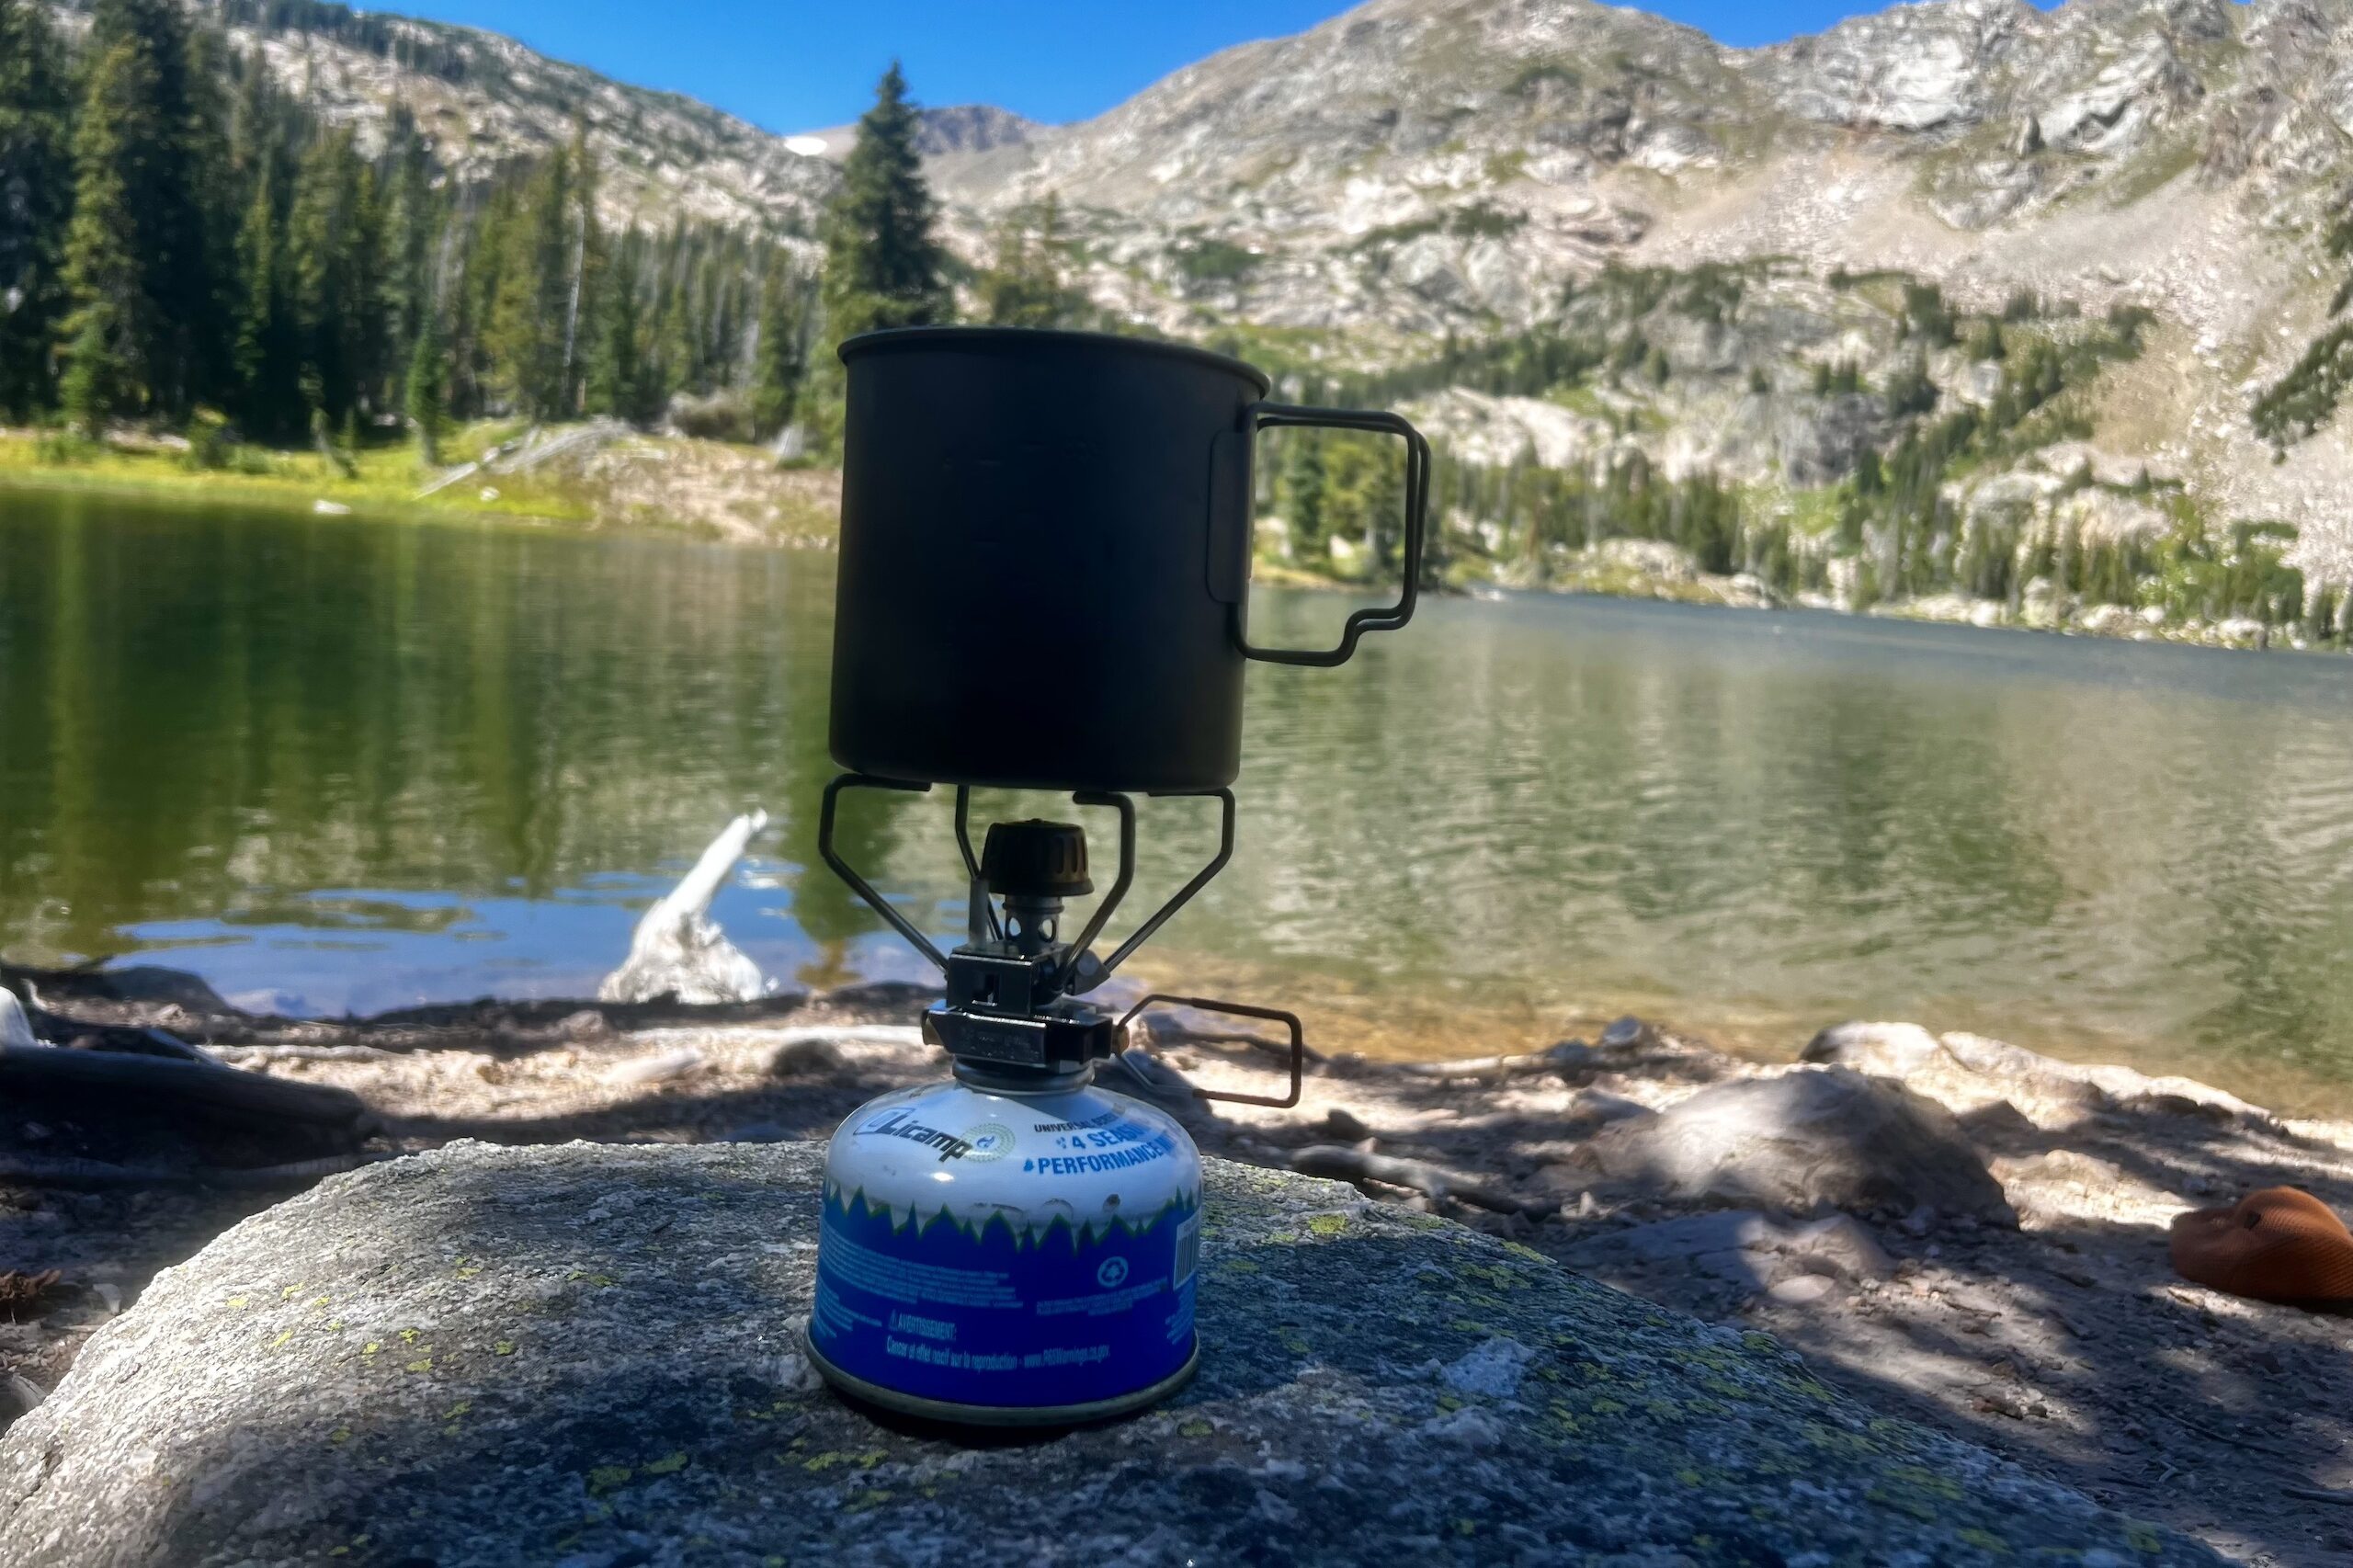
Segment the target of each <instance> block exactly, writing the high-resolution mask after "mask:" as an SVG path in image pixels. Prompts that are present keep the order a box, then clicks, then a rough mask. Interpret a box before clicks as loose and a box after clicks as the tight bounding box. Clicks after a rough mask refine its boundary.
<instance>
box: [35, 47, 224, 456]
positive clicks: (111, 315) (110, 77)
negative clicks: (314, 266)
mask: <svg viewBox="0 0 2353 1568" xmlns="http://www.w3.org/2000/svg"><path fill="white" fill-rule="evenodd" d="M86 47H87V49H88V51H89V58H90V60H91V61H92V64H91V66H90V68H89V71H88V74H87V76H86V78H85V88H84V92H83V97H82V107H81V120H80V123H79V125H78V126H77V128H76V131H75V136H74V203H75V216H74V223H73V225H72V226H71V228H70V229H69V231H68V236H67V256H66V272H65V276H66V285H67V288H68V290H69V291H70V292H71V294H72V296H73V301H74V318H73V320H72V321H71V322H69V324H68V325H67V328H66V335H67V337H68V339H69V348H68V352H69V355H71V356H78V355H80V354H81V353H83V352H85V351H87V352H90V353H96V354H101V355H104V356H106V357H107V359H108V363H103V364H97V365H93V366H92V367H91V369H90V372H89V373H88V374H86V375H83V376H80V377H78V378H77V379H76V384H77V388H78V392H79V394H80V396H81V398H82V401H83V403H85V412H90V411H92V410H91V408H90V406H89V400H90V399H91V398H92V397H93V396H96V395H98V394H99V393H100V392H104V395H105V398H106V400H107V405H106V407H105V408H104V409H103V410H98V412H103V413H138V412H153V413H157V414H162V415H170V416H178V415H184V414H186V413H187V412H188V410H189V409H190V408H191V407H193V406H194V405H195V403H196V402H197V400H198V399H199V398H201V397H205V396H209V395H212V394H214V393H216V392H219V391H220V390H221V388H222V383H223V382H225V381H226V380H227V376H228V359H229V353H228V342H227V333H226V330H225V328H226V324H227V312H224V311H223V310H222V308H221V307H222V303H223V299H222V293H223V290H222V287H221V284H222V278H221V272H222V261H223V258H224V256H225V255H226V253H227V248H228V245H227V236H228V233H229V232H230V228H231V224H232V223H233V219H232V220H227V221H226V222H223V221H216V214H215V213H214V212H213V211H212V210H210V209H209V207H208V202H210V200H211V198H212V197H213V196H214V195H215V194H217V193H218V192H219V191H220V190H221V189H222V187H223V185H224V184H225V176H226V174H227V167H226V165H227V157H226V152H225V141H224V138H223V134H222V123H221V122H222V115H221V106H220V101H219V81H220V76H221V70H220V65H219V62H218V61H217V60H216V59H215V58H214V56H213V51H211V50H210V47H209V46H207V45H205V44H204V43H202V42H200V41H199V40H195V39H192V38H191V36H190V34H189V31H188V23H187V20H186V18H185V17H183V16H182V14H181V12H180V11H179V9H178V7H177V6H176V5H175V4H174V3H173V0H99V4H98V5H97V7H96V8H95V9H94V10H93V12H92V14H91V22H90V36H89V42H88V44H87V46H86ZM93 203H95V204H97V210H95V211H91V212H89V213H88V214H87V217H88V221H87V222H85V207H87V206H88V205H90V204H93ZM221 216H222V218H225V217H226V215H225V214H222V215H221Z"/></svg>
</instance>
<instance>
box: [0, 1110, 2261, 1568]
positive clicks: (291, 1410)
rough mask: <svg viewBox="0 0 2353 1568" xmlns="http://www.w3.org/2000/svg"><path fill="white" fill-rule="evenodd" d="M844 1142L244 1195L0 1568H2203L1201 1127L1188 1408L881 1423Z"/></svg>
mask: <svg viewBox="0 0 2353 1568" xmlns="http://www.w3.org/2000/svg"><path fill="white" fill-rule="evenodd" d="M822 1157H823V1156H822V1151H821V1149H820V1148H819V1147H818V1146H817V1145H815V1144H811V1143H788V1144H775V1145H768V1146H765V1147H761V1146H754V1145H733V1146H726V1147H679V1146H641V1147H616V1146H602V1145H588V1144H572V1145H568V1146H564V1147H561V1148H529V1149H521V1148H517V1149H499V1148H492V1147H488V1146H484V1145H480V1144H456V1145H452V1146H450V1147H449V1148H447V1149H444V1150H442V1151H440V1152H438V1153H433V1154H428V1155H422V1156H418V1157H415V1158H412V1159H408V1160H404V1161H400V1162H398V1163H395V1164H392V1165H381V1166H376V1167H372V1168H370V1169H368V1170H366V1171H362V1172H358V1173H355V1174H354V1175H352V1176H347V1177H341V1178H338V1179H335V1180H333V1181H329V1182H327V1183H325V1184H324V1185H322V1186H321V1187H317V1188H315V1189H314V1190H313V1191H312V1192H310V1193H308V1194H306V1195H304V1196H302V1197H301V1198H298V1199H292V1200H291V1201H290V1202H287V1203H284V1204H281V1205H279V1206H278V1207H277V1208H276V1209H273V1210H269V1211H267V1212H266V1213H264V1214H261V1215H259V1216H256V1218H254V1219H251V1220H248V1221H245V1222H244V1223H243V1224H241V1225H239V1226H238V1227H236V1228H235V1229H234V1230H233V1231H230V1232H229V1233H226V1234H224V1235H222V1237H220V1238H219V1239H218V1240H216V1241H214V1242H213V1243H212V1244H211V1245H210V1246H209V1247H207V1248H206V1249H205V1250H204V1251H203V1252H201V1253H200V1254H199V1255H198V1256H196V1257H195V1258H194V1259H192V1260H191V1261H189V1262H188V1263H187V1264H185V1265H182V1266H181V1267H177V1268H174V1269H170V1270H167V1271H165V1273H164V1274H162V1275H160V1276H158V1277H157V1278H156V1279H155V1281H154V1283H153V1286H152V1287H151V1288H150V1289H149V1290H147V1292H146V1293H145V1294H144V1295H143V1296H142V1299H141V1301H140V1302H139V1303H138V1305H137V1306H136V1307H135V1308H133V1309H132V1310H131V1312H129V1313H127V1314H126V1315H125V1316H123V1317H121V1318H119V1319H117V1320H115V1321H114V1322H112V1323H110V1324H108V1325H107V1326H105V1327H104V1328H102V1329H101V1330H99V1332H98V1333H97V1335H94V1336H93V1338H92V1340H91V1343H90V1345H89V1347H88V1349H87V1350H86V1351H85V1353H84V1355H83V1357H82V1358H81V1361H80V1363H79V1364H78V1365H77V1366H76V1368H75V1369H74V1372H73V1374H72V1376H70V1377H69V1378H68V1379H67V1380H66V1381H65V1382H64V1383H63V1386H62V1387H60V1388H59V1390H58V1391H57V1392H56V1393H55V1394H54V1395H53V1396H52V1397H51V1399H50V1400H49V1401H48V1402H47V1403H44V1404H42V1405H41V1407H40V1409H39V1410H37V1411H35V1412H33V1413H31V1414H30V1415H27V1416H25V1417H24V1418H23V1419H21V1420H20V1421H18V1422H17V1425H16V1426H15V1427H13V1428H12V1429H11V1430H10V1432H9V1433H8V1436H7V1437H6V1441H5V1443H0V1541H5V1542H6V1543H7V1555H8V1559H9V1561H10V1562H13V1563H17V1564H44V1563H64V1562H113V1563H122V1564H131V1565H136V1564H148V1563H155V1564H160V1563H165V1562H170V1563H175V1564H178V1563H197V1564H227V1563H239V1564H244V1563H255V1564H274V1563H293V1562H303V1563H309V1562H325V1561H328V1560H329V1559H331V1558H332V1559H334V1560H335V1561H349V1562H353V1563H391V1562H410V1563H416V1562H432V1563H435V1564H437V1565H438V1568H464V1565H468V1564H478V1563H479V1564H493V1563H497V1564H504V1563H510V1562H558V1561H561V1562H579V1563H599V1564H611V1563H621V1562H628V1563H644V1564H655V1565H666V1564H671V1563H685V1562H742V1563H759V1562H774V1561H776V1560H778V1559H779V1558H780V1559H782V1560H784V1561H787V1562H834V1563H848V1564H865V1563H874V1564H881V1563H890V1564H902V1563H912V1564H943V1565H945V1564H961V1563H969V1562H1084V1563H1102V1562H1182V1561H1185V1560H1186V1559H1188V1558H1190V1559H1192V1560H1194V1561H1199V1562H1268V1561H1278V1560H1279V1561H1282V1562H1290V1563H1296V1564H1323V1563H1331V1564H1340V1563H1356V1562H1366V1561H1384V1562H1416V1563H1433V1562H1463V1563H1469V1562H1529V1563H1535V1562H1545V1563H1552V1562H1579V1561H1597V1562H1598V1561H1610V1562H1659V1563H1665V1562H1684V1563H1700V1564H1705V1563H1734V1562H1739V1563H1751V1562H1937V1563H1940V1564H1949V1565H1967V1564H1988V1565H1990V1564H1993V1563H1995V1562H2018V1561H2024V1560H2028V1559H2032V1560H2034V1561H2038V1562H2040V1561H2050V1562H2075V1563H2090V1562H2116V1563H2122V1562H2130V1563H2133V1564H2146V1565H2151V1568H2161V1565H2165V1564H2189V1563H2200V1564H2203V1563H2212V1562H2219V1561H2220V1559H2218V1558H2216V1557H2215V1556H2213V1555H2212V1554H2211V1552H2209V1551H2206V1550H2205V1549H2203V1548H2202V1547H2200V1546H2198V1545H2196V1544H2194V1543H2191V1542H2188V1541H2187V1540H2183V1539H2181V1538H2179V1537H2177V1536H2174V1535H2171V1534H2169V1533H2166V1532H2165V1531H2162V1530H2160V1529H2158V1528H2154V1527H2153V1526H2150V1525H2146V1524H2143V1523H2138V1522H2134V1521H2130V1520H2127V1519H2125V1518H2123V1517H2120V1516H2118V1515H2116V1514H2113V1513H2110V1512H2108V1511H2106V1510H2104V1509H2101V1508H2099V1507H2097V1506H2095V1505H2093V1504H2092V1503H2091V1502H2090V1501H2088V1500H2087V1499H2086V1498H2085V1497H2083V1496H2082V1495H2080V1494H2076V1493H2074V1492H2071V1491H2069V1490H2067V1489H2065V1488H2063V1487H2060V1486H2056V1485H2053V1484H2052V1483H2048V1482H2045V1481H2042V1480H2039V1479H2037V1478H2035V1477H2034V1476H2032V1475H2030V1474H2029V1473H2028V1472H2026V1471H2022V1470H2020V1469H2018V1467H2016V1466H2014V1465H2012V1464H2009V1463H2007V1462H2006V1461H2003V1460H1997V1459H1995V1458H1994V1457H1993V1456H1992V1455H1990V1454H1987V1453H1985V1452H1984V1451H1983V1450H1982V1449H1976V1448H1972V1447H1971V1446H1969V1445H1967V1444H1964V1443H1961V1442H1957V1441H1954V1440H1952V1439H1950V1438H1947V1437H1939V1436H1937V1435H1934V1434H1931V1433H1929V1432H1927V1431H1926V1430H1924V1429H1922V1428H1919V1427H1916V1426H1912V1425H1910V1424H1908V1423H1905V1422H1903V1421H1897V1420H1892V1419H1883V1418H1877V1417H1874V1416H1873V1415H1871V1414H1870V1412H1868V1411H1866V1410H1864V1409H1862V1408H1860V1407H1859V1406H1858V1405H1856V1404H1854V1403H1850V1402H1848V1401H1847V1400H1845V1399H1843V1398H1841V1397H1839V1396H1838V1395H1836V1394H1835V1393H1833V1392H1831V1390H1829V1389H1828V1388H1827V1387H1825V1386H1824V1385H1823V1384H1822V1383H1821V1382H1819V1381H1816V1380H1814V1379H1813V1378H1812V1377H1810V1376H1809V1375H1808V1374H1807V1373H1806V1371H1805V1369H1804V1368H1803V1366H1802V1363H1800V1362H1799V1361H1798V1360H1797V1359H1796V1358H1794V1357H1792V1356H1790V1354H1788V1353H1787V1352H1786V1351H1783V1350H1781V1349H1780V1348H1779V1347H1778V1346H1776V1345H1775V1344H1774V1343H1773V1342H1772V1341H1771V1340H1769V1339H1767V1338H1765V1337H1764V1336H1763V1335H1755V1334H1741V1333H1738V1332H1736V1331H1733V1330H1731V1329H1727V1328H1718V1327H1710V1326H1708V1325H1705V1324H1700V1323H1699V1322H1697V1321H1695V1320H1692V1319H1689V1318H1686V1317H1683V1316H1680V1315H1679V1314H1677V1313H1673V1312H1665V1311H1662V1310H1660V1309H1658V1308H1655V1307H1652V1306H1649V1305H1646V1304H1644V1303H1643V1302H1641V1301H1635V1300H1634V1299H1632V1298H1631V1297H1628V1296H1624V1295H1620V1294H1619V1293H1618V1292H1616V1291H1614V1290H1608V1289H1606V1288H1604V1287H1601V1286H1599V1285H1596V1284H1594V1283H1592V1282H1590V1281H1587V1280H1585V1279H1582V1278H1578V1277H1577V1276H1575V1275H1573V1274H1569V1273H1567V1272H1565V1271H1563V1270H1562V1269H1560V1268H1558V1267H1555V1266H1553V1265H1552V1264H1551V1263H1548V1262H1546V1261H1545V1260H1544V1259H1542V1258H1541V1257H1540V1256H1537V1255H1536V1254H1534V1253H1532V1252H1529V1251H1527V1250H1525V1249H1523V1248H1518V1247H1514V1246H1511V1245H1509V1244H1505V1243H1501V1242H1497V1241H1495V1240H1493V1239H1491V1238H1488V1237H1485V1236H1482V1235H1479V1234H1477V1233H1473V1232H1472V1231H1469V1230H1467V1229H1464V1228H1461V1227H1459V1226H1456V1225H1452V1224H1449V1223H1445V1222H1442V1221H1433V1220H1429V1219H1426V1218H1423V1217H1420V1216H1415V1215H1413V1214H1409V1213H1405V1212H1402V1211H1400V1210H1393V1209H1385V1208H1380V1207H1376V1206H1371V1205H1368V1204H1366V1203H1365V1202H1363V1201H1362V1200H1361V1199H1358V1197H1357V1196H1356V1194H1354V1193H1353V1192H1351V1191H1350V1190H1348V1189H1347V1187H1341V1186H1339V1185H1337V1184H1336V1183H1331V1182H1324V1181H1314V1180H1310V1179H1307V1178H1304V1177H1300V1176H1286V1175H1281V1174H1277V1173H1270V1172H1267V1171H1261V1170H1256V1169H1253V1168H1250V1167H1246V1166H1241V1165H1230V1164H1227V1163H1225V1162H1222V1161H1215V1160H1212V1161H1210V1162H1208V1165H1209V1191H1210V1203H1211V1210H1210V1215H1211V1218H1210V1228H1209V1231H1208V1233H1207V1235H1206V1238H1205V1242H1204V1246H1203V1256H1202V1269H1203V1273H1202V1278H1201V1318H1200V1322H1201V1331H1202V1335H1203V1338H1204V1342H1205V1346H1206V1348H1205V1353H1204V1358H1203V1362H1202V1370H1201V1374H1200V1376H1199V1378H1198V1379H1197V1380H1196V1381H1195V1382H1194V1383H1193V1384H1192V1386H1191V1387H1190V1388H1188V1390H1187V1391H1186V1392H1184V1393H1183V1394H1182V1395H1180V1396H1179V1397H1178V1398H1177V1399H1176V1400H1175V1401H1174V1402H1173V1403H1171V1404H1170V1405H1169V1406H1168V1407H1166V1408H1165V1409H1162V1410H1158V1411H1154V1412H1152V1413H1149V1414H1147V1415H1142V1416H1140V1417H1138V1418H1135V1419H1133V1420H1130V1421H1127V1422H1124V1423H1121V1424H1119V1425H1115V1426H1106V1427H1100V1428H1096V1429H1091V1430H1087V1431H1082V1432H1077V1433H1073V1434H1066V1435H1061V1436H1046V1437H1030V1438H1025V1439H1022V1440H1019V1441H997V1442H992V1443H985V1444H965V1443H960V1442H956V1441H952V1440H949V1439H948V1438H947V1437H942V1436H940V1435H938V1434H937V1433H932V1432H926V1431H919V1430H915V1429H910V1428H907V1427H904V1426H882V1425H880V1424H878V1423H876V1422H875V1421H873V1420H870V1418H868V1417H867V1416H866V1415H862V1414H860V1413H858V1411H856V1410H853V1409H851V1408H849V1407H847V1406H846V1405H844V1404H842V1403H839V1402H838V1401H837V1400H835V1398H834V1397H833V1396H832V1395H831V1394H830V1393H828V1392H825V1390H824V1388H823V1387H821V1386H820V1385H819V1384H818V1383H817V1382H816V1381H815V1380H814V1379H813V1377H812V1376H811V1374H810V1369H809V1367H808V1363H807V1362H806V1360H805V1359H804V1358H803V1357H802V1355H801V1349H800V1341H799V1338H798V1334H797V1326H798V1323H799V1321H800V1319H801V1316H802V1315H803V1314H804V1313H805V1312H806V1311H807V1308H808V1303H809V1296H810V1283H811V1271H812V1267H813V1260H814V1247H815V1228H816V1210H817V1194H818V1181H819V1174H820V1169H821V1162H822Z"/></svg>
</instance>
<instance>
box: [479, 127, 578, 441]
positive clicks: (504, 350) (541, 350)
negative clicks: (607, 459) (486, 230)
mask: <svg viewBox="0 0 2353 1568" xmlns="http://www.w3.org/2000/svg"><path fill="white" fill-rule="evenodd" d="M571 186H572V155H571V153H570V151H569V150H568V149H561V148H560V149H558V150H557V151H556V152H554V153H551V154H549V156H548V158H547V160H546V161H545V162H544V163H542V164H541V165H540V167H539V170H538V172H537V173H536V174H534V175H533V176H531V178H530V180H529V182H528V184H527V186H526V187H525V189H524V191H523V194H522V198H521V200H520V204H519V207H518V209H517V211H516V213H515V217H514V226H513V233H512V236H511V243H510V244H509V246H508V248H507V250H506V254H505V255H504V256H502V257H501V267H502V271H501V276H500V278H499V280H498V291H497V295H496V303H495V304H494V307H493V309H492V312H491V317H490V326H489V331H488V333H487V335H486V338H485V342H486V346H487V347H488V349H489V357H490V360H491V362H492V365H493V367H494V376H495V378H496V381H497V384H498V385H499V386H500V387H501V388H502V389H503V390H504V391H505V392H506V395H507V398H508V400H509V402H510V403H511V404H512V406H513V407H514V409H515V411H516V412H517V413H518V414H521V415H526V416H527V417H529V418H532V419H559V418H562V417H563V415H565V414H566V413H567V412H569V411H568V409H567V408H566V406H565V404H564V401H563V400H564V364H563V347H564V344H563V338H564V330H565V324H566V322H567V320H568V319H569V315H570V310H571V295H572V256H573V244H572V239H573V227H574V226H573V222H572V202H571Z"/></svg>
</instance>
